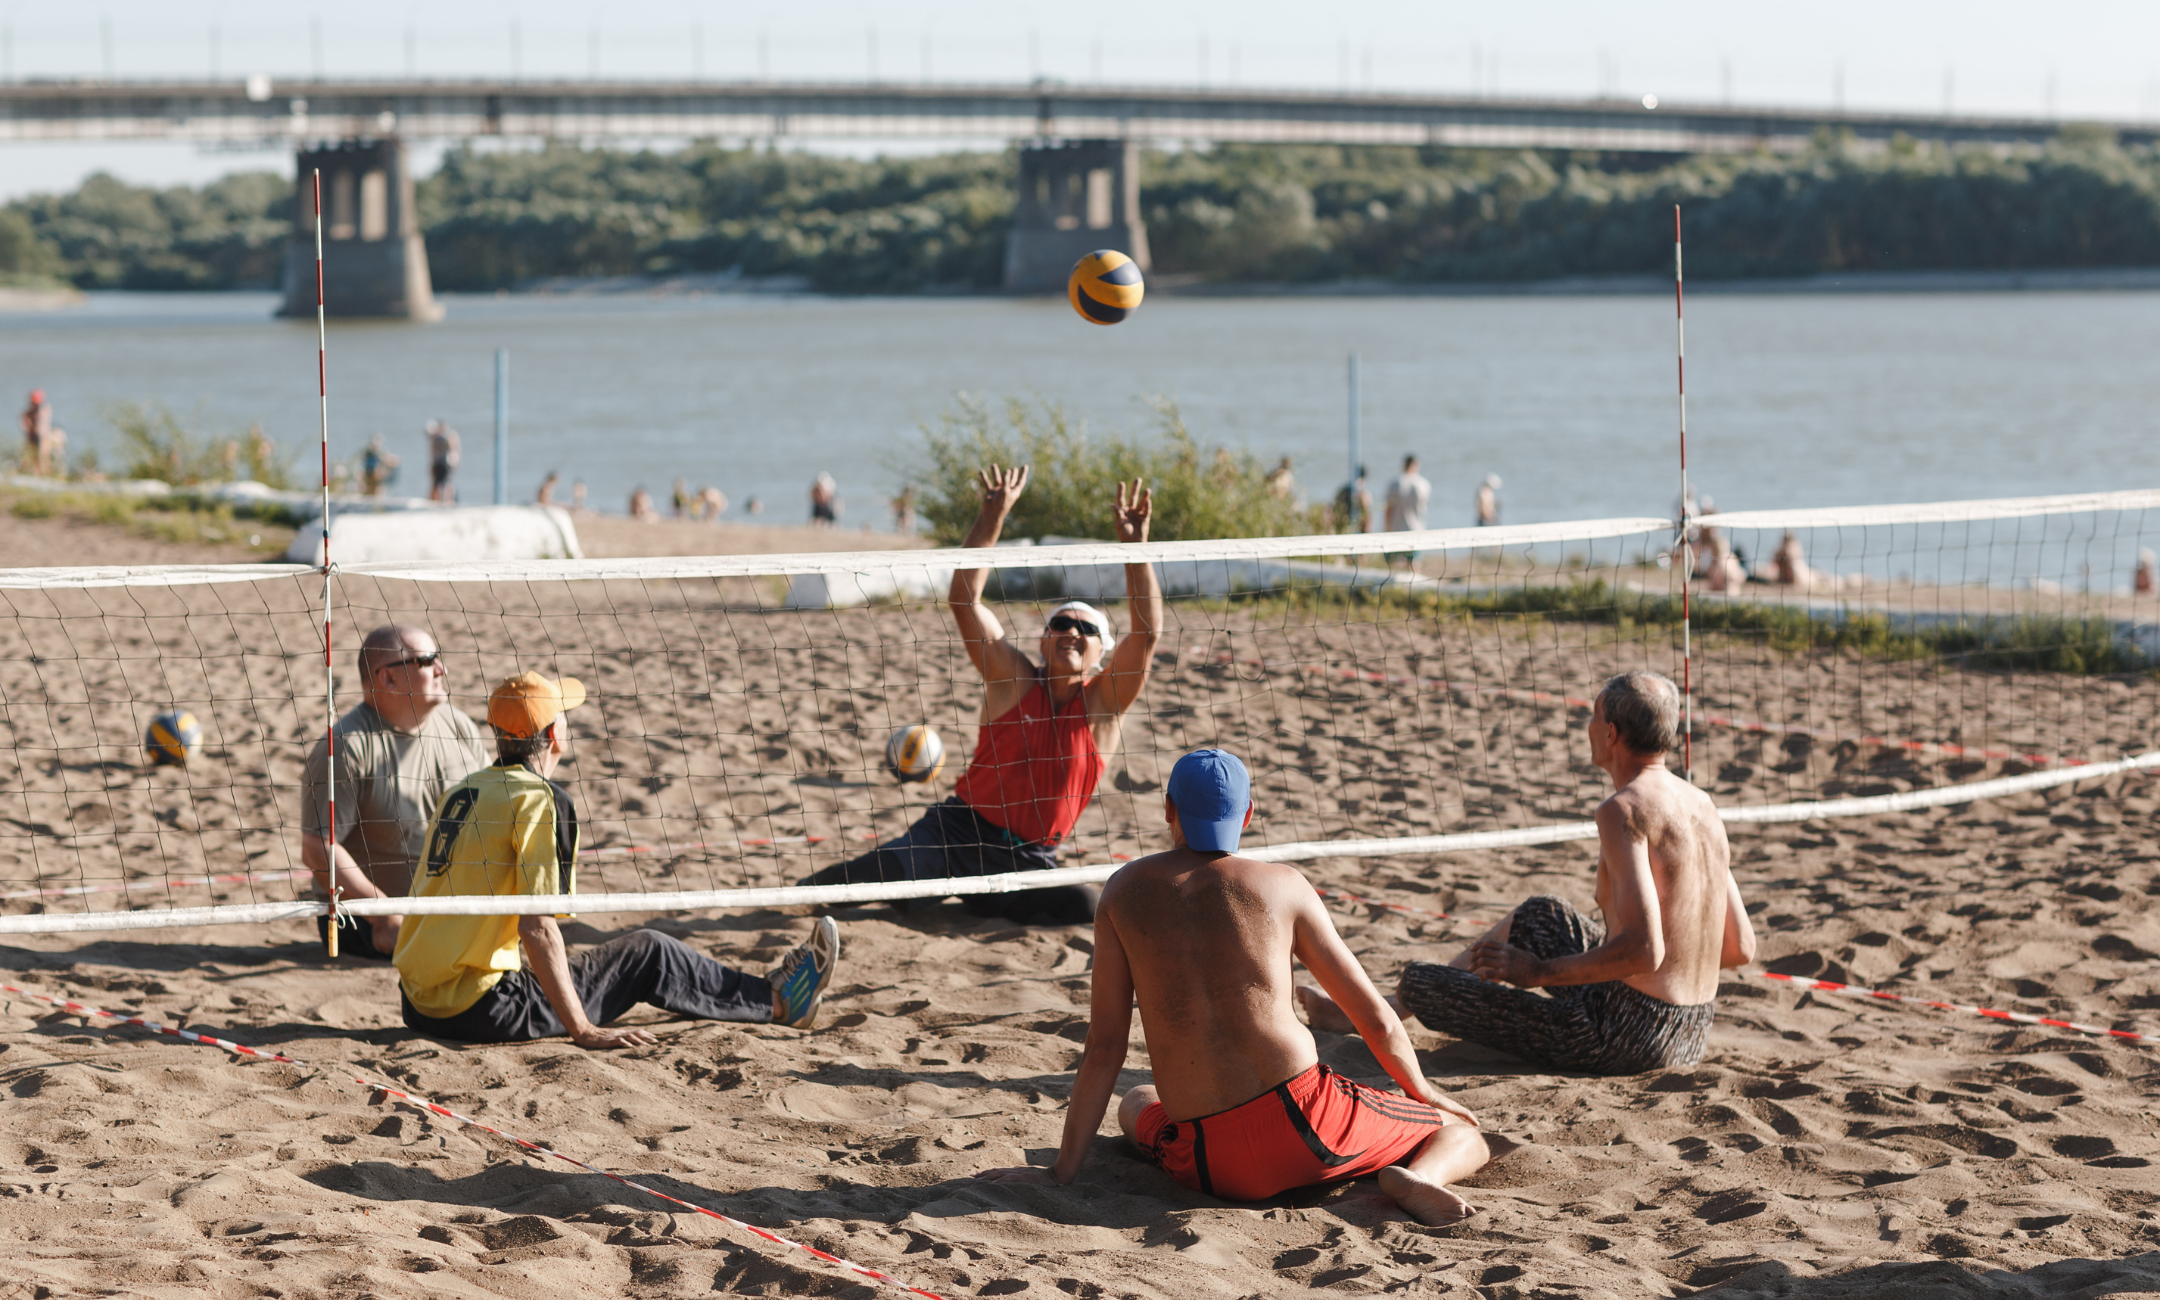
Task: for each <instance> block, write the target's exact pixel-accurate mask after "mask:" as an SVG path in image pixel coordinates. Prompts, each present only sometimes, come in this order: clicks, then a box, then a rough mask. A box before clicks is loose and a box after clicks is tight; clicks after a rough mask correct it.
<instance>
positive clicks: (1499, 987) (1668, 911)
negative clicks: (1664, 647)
mask: <svg viewBox="0 0 2160 1300" xmlns="http://www.w3.org/2000/svg"><path fill="white" fill-rule="evenodd" d="M1679 724H1680V692H1679V690H1678V689H1677V688H1676V687H1674V685H1673V684H1672V682H1670V681H1668V680H1667V679H1666V678H1664V677H1661V676H1659V675H1658V674H1656V673H1651V672H1633V673H1622V674H1621V675H1620V676H1618V677H1615V678H1613V679H1612V680H1610V681H1608V682H1606V683H1605V687H1604V689H1603V690H1600V691H1599V692H1598V696H1597V700H1596V702H1595V704H1594V705H1593V706H1592V708H1591V712H1590V722H1589V725H1588V727H1587V728H1586V730H1587V731H1588V733H1589V741H1590V761H1591V762H1593V763H1595V764H1597V765H1598V766H1599V767H1601V768H1603V769H1604V770H1605V774H1606V775H1607V776H1608V777H1610V778H1611V779H1612V783H1613V786H1614V791H1613V795H1612V797H1611V798H1609V799H1607V800H1606V801H1605V802H1604V803H1602V804H1600V805H1599V806H1598V810H1597V828H1598V863H1597V885H1596V891H1595V892H1596V898H1597V905H1598V910H1599V912H1600V913H1602V914H1603V917H1604V922H1603V924H1599V923H1598V922H1596V921H1593V920H1591V919H1590V918H1588V917H1586V916H1584V915H1582V913H1580V912H1578V911H1576V910H1575V909H1574V908H1573V907H1572V906H1570V905H1569V904H1568V903H1567V902H1565V901H1564V900H1562V899H1558V898H1552V897H1539V898H1532V899H1529V900H1527V901H1525V902H1524V903H1523V904H1522V905H1521V906H1519V907H1517V908H1516V909H1515V910H1514V911H1513V912H1512V913H1510V914H1509V915H1508V916H1507V917H1506V918H1505V919H1503V920H1502V921H1501V922H1500V923H1499V924H1498V925H1496V926H1494V927H1493V928H1492V930H1491V931H1490V932H1489V933H1487V934H1486V935H1485V936H1484V937H1483V938H1481V939H1479V940H1478V941H1477V942H1476V943H1473V944H1471V945H1470V946H1469V947H1468V948H1466V949H1464V950H1463V951H1462V953H1461V954H1460V955H1458V956H1457V957H1456V958H1455V960H1454V962H1453V963H1452V964H1451V965H1447V966H1437V965H1432V964H1430V963H1427V962H1411V963H1410V964H1409V965H1408V966H1407V967H1405V968H1404V970H1403V973H1402V982H1401V984H1400V985H1399V987H1398V990H1397V999H1398V1002H1397V1007H1398V1009H1399V1010H1404V1009H1406V1010H1408V1011H1409V1012H1411V1013H1412V1014H1413V1015H1415V1016H1416V1017H1417V1018H1418V1020H1419V1021H1421V1022H1422V1023H1423V1024H1424V1025H1425V1027H1426V1028H1428V1029H1432V1030H1435V1031H1437V1032H1439V1033H1443V1034H1449V1035H1452V1036H1454V1037H1456V1038H1462V1039H1467V1040H1469V1041H1470V1042H1473V1043H1482V1044H1484V1045H1485V1046H1487V1047H1494V1048H1498V1049H1499V1050H1501V1051H1503V1052H1507V1053H1509V1054H1510V1055H1513V1056H1519V1057H1521V1058H1522V1059H1524V1060H1526V1061H1530V1062H1533V1063H1535V1064H1537V1065H1542V1066H1545V1067H1547V1068H1550V1069H1555V1070H1574V1071H1581V1072H1582V1073H1585V1074H1641V1073H1643V1072H1644V1071H1646V1070H1656V1069H1664V1068H1669V1067H1674V1066H1683V1065H1693V1064H1694V1063H1695V1062H1697V1061H1699V1060H1701V1059H1702V1056H1703V1051H1704V1048H1705V1045H1706V1044H1707V1043H1708V1040H1709V1036H1710V1020H1711V1016H1712V1014H1713V1013H1714V1012H1715V1011H1716V1009H1717V1001H1716V996H1717V986H1718V971H1719V970H1720V969H1722V968H1724V967H1728V966H1744V965H1746V964H1747V963H1749V962H1751V961H1753V960H1754V959H1755V929H1754V927H1753V926H1752V925H1750V924H1749V923H1748V915H1747V908H1746V906H1745V905H1744V904H1743V903H1742V902H1741V900H1740V887H1739V886H1738V885H1737V884H1735V883H1734V882H1733V877H1732V869H1731V865H1730V864H1731V858H1732V850H1731V848H1730V846H1729V845H1728V844H1727V843H1726V840H1725V823H1724V822H1723V821H1721V820H1720V819H1719V818H1718V813H1717V806H1716V805H1715V804H1713V803H1712V802H1711V801H1710V796H1709V795H1706V794H1704V793H1703V792H1702V791H1700V790H1698V789H1696V788H1695V787H1694V786H1692V785H1690V784H1688V783H1687V782H1686V781H1684V780H1682V779H1680V778H1679V777H1677V776H1675V775H1673V773H1672V772H1670V771H1668V770H1667V769H1666V767H1665V756H1666V755H1667V754H1668V753H1670V752H1671V751H1672V747H1673V745H1674V744H1675V743H1676V741H1677V740H1678V738H1679ZM1511 984H1512V985H1514V986H1515V987H1513V988H1509V987H1507V985H1511ZM1537 988H1542V989H1545V990H1547V991H1548V992H1549V993H1550V994H1551V996H1549V997H1540V996H1539V995H1537V994H1535V993H1532V992H1530V991H1529V990H1531V989H1537ZM1298 995H1299V999H1300V1000H1301V1001H1302V1002H1304V1004H1305V1010H1306V1014H1307V1015H1308V1016H1309V1017H1310V1019H1311V1021H1312V1024H1313V1026H1314V1027H1315V1028H1318V1029H1333V1030H1336V1031H1337V1032H1342V1033H1347V1032H1349V1030H1350V1027H1351V1021H1350V1020H1349V1019H1348V1018H1346V1017H1345V1016H1344V1015H1343V1014H1342V1009H1340V1008H1338V1007H1337V1006H1335V1004H1334V1003H1333V1002H1332V1001H1330V999H1329V998H1328V997H1327V996H1325V995H1324V994H1322V993H1321V992H1320V991H1319V990H1317V989H1311V988H1304V989H1299V990H1298Z"/></svg>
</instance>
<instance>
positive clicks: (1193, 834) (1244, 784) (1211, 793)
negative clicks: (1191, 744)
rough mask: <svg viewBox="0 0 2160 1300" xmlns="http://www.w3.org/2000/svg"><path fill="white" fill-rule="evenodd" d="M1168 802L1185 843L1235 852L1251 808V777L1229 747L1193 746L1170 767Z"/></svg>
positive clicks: (1197, 847)
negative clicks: (1193, 748) (1174, 765)
mask: <svg viewBox="0 0 2160 1300" xmlns="http://www.w3.org/2000/svg"><path fill="white" fill-rule="evenodd" d="M1170 802H1171V803H1174V804H1176V805H1177V816H1178V825H1179V826H1180V827H1182V828H1183V829H1184V831H1185V843H1186V844H1187V845H1189V846H1191V847H1192V848H1196V849H1203V850H1207V851H1209V852H1225V853H1235V852H1236V851H1237V845H1238V835H1239V833H1240V832H1242V831H1243V830H1244V829H1245V814H1246V812H1248V811H1249V810H1250V809H1251V808H1252V777H1251V775H1250V774H1248V773H1247V772H1246V771H1245V764H1244V763H1242V762H1240V761H1239V760H1238V756H1237V755H1235V754H1233V753H1231V752H1230V751H1229V750H1227V749H1196V750H1194V751H1193V752H1192V753H1190V754H1187V755H1186V756H1185V757H1183V758H1181V759H1179V760H1178V761H1177V766H1176V767H1173V768H1171V769H1170Z"/></svg>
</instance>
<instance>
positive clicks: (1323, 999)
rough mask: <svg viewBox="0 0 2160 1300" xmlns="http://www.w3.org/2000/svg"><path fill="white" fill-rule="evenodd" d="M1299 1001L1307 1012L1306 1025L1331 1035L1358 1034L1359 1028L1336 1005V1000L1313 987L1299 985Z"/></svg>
mask: <svg viewBox="0 0 2160 1300" xmlns="http://www.w3.org/2000/svg"><path fill="white" fill-rule="evenodd" d="M1297 1000H1298V1005H1299V1006H1300V1007H1303V1008H1304V1010H1305V1023H1306V1024H1309V1025H1311V1026H1312V1027H1313V1028H1315V1029H1325V1030H1326V1031H1328V1032H1329V1033H1331V1034H1354V1033H1356V1032H1357V1026H1356V1025H1353V1024H1351V1023H1350V1017H1348V1016H1346V1015H1344V1014H1343V1010H1342V1008H1341V1007H1338V1006H1336V1005H1335V999H1333V998H1331V997H1329V996H1328V995H1327V994H1325V993H1322V992H1321V991H1320V990H1319V989H1316V988H1314V987H1313V986H1312V985H1310V984H1300V985H1298V987H1297Z"/></svg>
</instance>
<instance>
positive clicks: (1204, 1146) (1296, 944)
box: [977, 749, 1490, 1223]
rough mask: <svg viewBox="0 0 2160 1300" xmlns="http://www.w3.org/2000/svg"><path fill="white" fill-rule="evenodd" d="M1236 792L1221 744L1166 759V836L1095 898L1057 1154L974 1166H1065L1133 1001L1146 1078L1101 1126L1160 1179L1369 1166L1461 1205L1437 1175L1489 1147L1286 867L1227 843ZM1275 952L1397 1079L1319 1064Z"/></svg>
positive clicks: (1405, 1188) (1077, 1155)
mask: <svg viewBox="0 0 2160 1300" xmlns="http://www.w3.org/2000/svg"><path fill="white" fill-rule="evenodd" d="M1252 809H1253V805H1252V798H1251V783H1250V779H1249V778H1248V777H1247V775H1246V772H1245V765H1244V764H1243V763H1241V762H1239V761H1238V759H1237V758H1236V756H1235V755H1232V754H1229V753H1226V752H1224V751H1222V750H1219V749H1203V750H1198V751H1195V752H1193V753H1190V754H1187V755H1186V756H1185V757H1183V758H1181V759H1179V760H1178V764H1177V766H1176V767H1175V768H1173V769H1172V770H1171V773H1170V792H1169V797H1168V799H1166V800H1165V802H1164V809H1163V812H1164V820H1165V821H1166V822H1168V823H1169V826H1170V843H1171V846H1172V847H1171V848H1170V850H1169V851H1168V852H1166V853H1157V854H1154V855H1153V856H1151V857H1145V858H1142V859H1140V860H1139V861H1137V862H1134V863H1130V864H1128V865H1127V866H1125V867H1123V868H1122V869H1120V870H1119V871H1118V873H1117V874H1116V875H1115V876H1112V877H1111V878H1110V883H1109V885H1108V886H1106V887H1105V888H1104V890H1103V896H1102V905H1101V907H1100V908H1099V909H1097V911H1096V913H1095V969H1094V976H1093V981H1094V984H1093V989H1092V992H1091V994H1090V1002H1089V1009H1088V1033H1087V1047H1086V1049H1085V1050H1084V1051H1083V1052H1082V1053H1081V1056H1080V1065H1079V1070H1078V1072H1077V1073H1076V1074H1075V1076H1074V1079H1073V1087H1072V1100H1071V1102H1070V1103H1069V1104H1068V1105H1067V1108H1066V1111H1065V1136H1064V1140H1063V1142H1062V1143H1061V1144H1060V1145H1059V1147H1058V1154H1057V1160H1056V1162H1055V1163H1054V1164H1053V1165H1052V1166H1051V1167H1050V1168H1048V1169H1041V1168H1035V1167H1025V1168H1018V1169H991V1170H986V1171H984V1172H983V1173H981V1174H979V1175H977V1177H981V1178H988V1179H992V1180H994V1181H997V1182H1002V1183H1053V1182H1054V1183H1070V1182H1071V1181H1072V1180H1073V1178H1074V1176H1075V1175H1077V1174H1078V1173H1079V1172H1080V1165H1081V1162H1082V1161H1083V1160H1085V1159H1086V1158H1087V1152H1088V1148H1089V1147H1090V1146H1091V1145H1092V1144H1093V1143H1094V1141H1095V1131H1096V1129H1097V1127H1098V1126H1100V1125H1101V1123H1102V1117H1103V1110H1104V1109H1105V1108H1106V1107H1107V1106H1108V1105H1109V1102H1110V1094H1111V1092H1112V1091H1113V1090H1115V1088H1116V1087H1117V1082H1118V1074H1119V1072H1120V1071H1121V1070H1123V1069H1124V1066H1125V1051H1126V1039H1127V1036H1128V1035H1129V1034H1130V1033H1131V1031H1132V1009H1133V1004H1134V1002H1135V1000H1136V999H1137V1001H1138V1003H1139V1006H1140V1024H1141V1028H1142V1030H1143V1031H1144V1032H1145V1034H1146V1036H1147V1044H1148V1051H1149V1056H1150V1058H1151V1059H1152V1061H1153V1063H1154V1082H1153V1083H1152V1084H1143V1085H1141V1086H1139V1087H1136V1088H1134V1089H1133V1090H1132V1091H1130V1092H1128V1093H1126V1094H1125V1099H1124V1101H1123V1102H1122V1103H1121V1104H1120V1105H1119V1106H1118V1126H1119V1127H1120V1128H1122V1129H1123V1130H1124V1131H1125V1135H1126V1136H1127V1137H1129V1138H1131V1139H1132V1140H1133V1142H1134V1143H1135V1144H1137V1145H1138V1146H1139V1148H1140V1150H1141V1152H1142V1153H1143V1154H1145V1155H1146V1156H1147V1157H1148V1158H1149V1159H1151V1160H1153V1161H1154V1162H1155V1163H1156V1164H1158V1165H1160V1166H1161V1167H1162V1170H1163V1172H1164V1173H1167V1174H1169V1175H1170V1177H1171V1178H1173V1179H1175V1180H1177V1181H1178V1182H1179V1183H1181V1184H1183V1185H1184V1186H1186V1187H1189V1188H1191V1189H1193V1190H1194V1191H1198V1192H1204V1193H1206V1194H1207V1195H1210V1196H1220V1197H1223V1198H1224V1199H1226V1200H1233V1201H1256V1200H1261V1199H1263V1198H1265V1197H1270V1196H1274V1195H1276V1194H1277V1193H1280V1192H1285V1191H1288V1190H1290V1189H1291V1188H1294V1187H1306V1186H1311V1185H1313V1184H1316V1183H1330V1182H1339V1181H1341V1180H1343V1179H1347V1178H1359V1177H1366V1176H1371V1175H1377V1176H1378V1177H1379V1180H1380V1187H1381V1190H1382V1191H1384V1192H1386V1193H1387V1194H1388V1195H1389V1196H1392V1197H1393V1198H1395V1200H1396V1202H1397V1203H1398V1204H1400V1205H1401V1206H1402V1207H1403V1209H1405V1210H1406V1211H1408V1212H1409V1213H1410V1214H1411V1215H1412V1216H1413V1217H1415V1218H1416V1219H1418V1220H1419V1221H1420V1222H1422V1223H1448V1222H1452V1221H1453V1220H1455V1219H1459V1218H1462V1217H1463V1216H1464V1215H1466V1214H1469V1213H1470V1212H1471V1208H1470V1206H1468V1205H1467V1204H1465V1203H1464V1202H1463V1200H1462V1198H1460V1197H1458V1196H1456V1195H1455V1194H1454V1193H1453V1192H1451V1191H1449V1190H1448V1189H1447V1186H1446V1185H1447V1184H1448V1183H1450V1182H1453V1181H1455V1180H1457V1179H1460V1178H1462V1177H1464V1176H1465V1175H1467V1174H1469V1173H1470V1172H1471V1171H1472V1170H1475V1169H1477V1168H1478V1167H1479V1166H1481V1165H1483V1164H1484V1163H1485V1161H1486V1160H1487V1159H1488V1158H1489V1157H1490V1149H1489V1148H1488V1147H1487V1145H1486V1142H1485V1138H1484V1135H1483V1134H1481V1133H1480V1132H1479V1131H1478V1126H1477V1119H1476V1117H1474V1116H1472V1115H1471V1114H1470V1112H1469V1111H1467V1110H1464V1109H1463V1108H1462V1107H1461V1106H1460V1105H1458V1104H1456V1103H1455V1102H1453V1101H1451V1100H1449V1099H1448V1097H1447V1095H1446V1094H1445V1093H1443V1092H1441V1091H1440V1090H1439V1089H1437V1088H1435V1087H1433V1086H1432V1084H1430V1083H1428V1082H1427V1081H1426V1080H1425V1077H1424V1075H1423V1074H1421V1073H1420V1072H1419V1070H1418V1060H1417V1053H1416V1052H1415V1051H1413V1050H1412V1048H1411V1046H1410V1036H1409V1034H1407V1033H1405V1032H1404V1031H1403V1026H1402V1022H1401V1021H1400V1020H1398V1019H1396V1018H1395V1013H1394V1012H1393V1011H1391V1010H1389V1009H1388V1005H1387V1003H1386V1002H1385V1001H1383V1000H1382V999H1381V997H1380V994H1379V992H1378V990H1376V989H1374V988H1373V986H1372V982H1371V981H1370V980H1368V979H1366V978H1365V972H1364V970H1363V969H1361V968H1360V967H1359V966H1358V963H1357V958H1355V957H1353V956H1351V955H1350V950H1349V949H1348V948H1346V947H1344V946H1343V941H1342V939H1341V937H1340V936H1338V935H1337V934H1336V933H1335V925H1334V922H1332V921H1331V920H1330V919H1329V918H1328V914H1327V909H1326V908H1324V907H1322V906H1321V904H1320V896H1319V895H1318V894H1316V893H1314V892H1313V887H1312V886H1311V885H1310V884H1308V883H1307V882H1306V880H1305V877H1304V876H1302V875H1300V874H1299V873H1298V872H1297V870H1296V869H1295V868H1293V867H1288V866H1283V865H1280V864H1277V863H1270V862H1255V861H1253V860H1252V859H1250V858H1241V857H1238V856H1236V850H1237V844H1238V836H1239V833H1240V832H1241V831H1243V829H1244V828H1245V827H1246V826H1247V825H1248V824H1249V823H1250V822H1251V821H1252ZM1292 961H1298V962H1302V963H1304V966H1305V968H1306V969H1307V970H1309V971H1311V972H1312V973H1313V976H1314V977H1315V978H1316V979H1318V980H1319V981H1320V984H1321V987H1323V988H1325V989H1326V990H1327V991H1328V992H1329V993H1330V994H1332V995H1333V996H1334V998H1335V1001H1336V1004H1337V1005H1339V1006H1340V1007H1341V1008H1342V1009H1343V1010H1344V1012H1346V1013H1347V1014H1348V1016H1349V1018H1350V1020H1351V1021H1352V1022H1353V1023H1354V1024H1355V1025H1356V1026H1357V1029H1358V1032H1360V1033H1361V1034H1363V1035H1364V1037H1365V1044H1366V1046H1367V1047H1369V1048H1371V1049H1372V1054H1373V1056H1374V1058H1375V1059H1377V1060H1378V1061H1379V1062H1380V1066H1381V1068H1382V1069H1384V1070H1386V1071H1387V1072H1388V1074H1389V1076H1391V1077H1392V1078H1393V1079H1394V1080H1395V1082H1396V1083H1398V1084H1400V1085H1402V1089H1403V1091H1402V1092H1400V1093H1395V1092H1382V1091H1380V1090H1379V1089H1376V1088H1369V1087H1366V1086H1365V1085H1364V1084H1361V1083H1357V1082H1355V1081H1353V1080H1351V1079H1346V1078H1344V1077H1343V1076H1342V1075H1339V1074H1337V1073H1335V1072H1334V1071H1333V1070H1331V1069H1329V1068H1328V1067H1327V1066H1325V1065H1322V1064H1320V1056H1319V1052H1318V1050H1317V1048H1316V1047H1315V1046H1314V1043H1313V1036H1312V1034H1311V1032H1310V1031H1308V1030H1307V1029H1306V1028H1305V1026H1304V1025H1303V1024H1300V1023H1299V1022H1298V1018H1297V1012H1296V1010H1295V1005H1294V1000H1293V998H1292V987H1293V984H1294V981H1293V979H1292V976H1291V962H1292ZM1405 1094H1407V1095H1405Z"/></svg>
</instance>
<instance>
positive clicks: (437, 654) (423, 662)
mask: <svg viewBox="0 0 2160 1300" xmlns="http://www.w3.org/2000/svg"><path fill="white" fill-rule="evenodd" d="M441 660H442V651H440V650H430V651H428V652H427V653H426V654H424V655H411V656H409V657H407V658H404V659H393V660H391V661H390V662H389V663H386V664H384V665H382V667H381V668H377V669H376V670H375V671H376V672H381V671H383V669H384V668H403V667H404V666H405V665H407V664H418V665H420V666H421V667H422V668H433V667H434V666H435V665H436V664H437V663H439V662H441Z"/></svg>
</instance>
